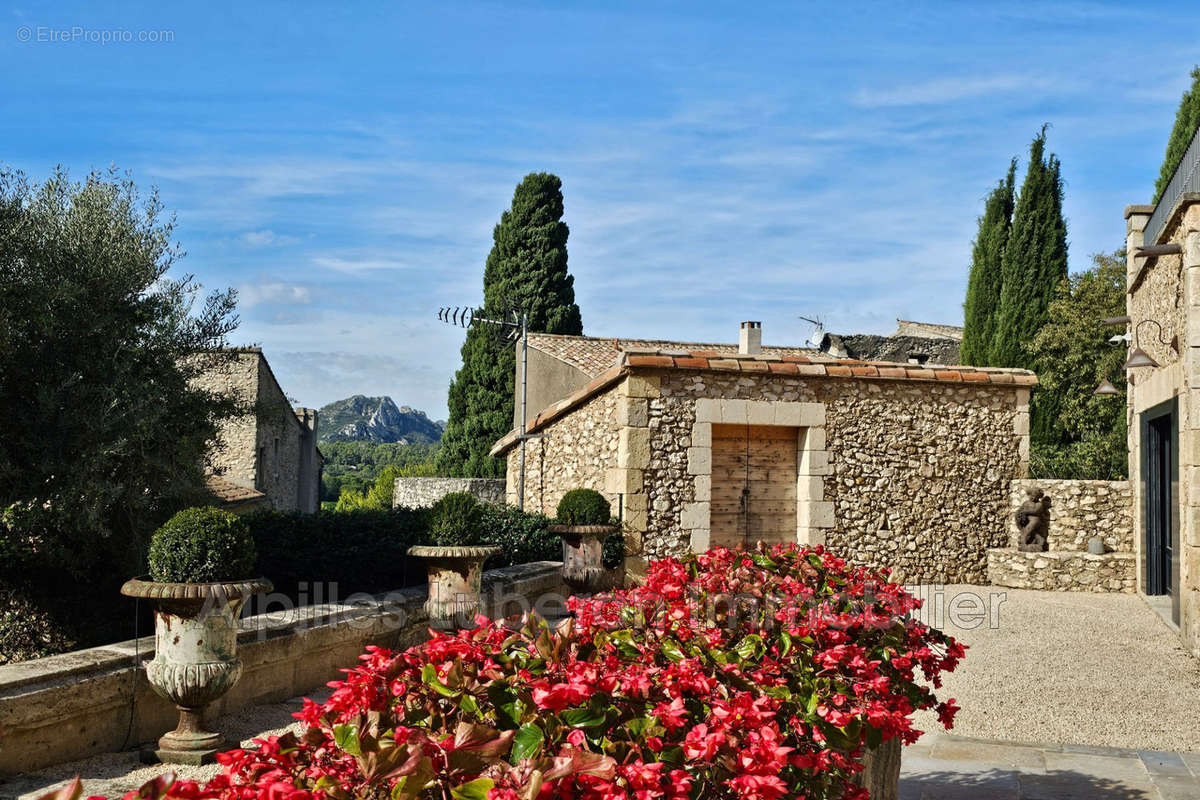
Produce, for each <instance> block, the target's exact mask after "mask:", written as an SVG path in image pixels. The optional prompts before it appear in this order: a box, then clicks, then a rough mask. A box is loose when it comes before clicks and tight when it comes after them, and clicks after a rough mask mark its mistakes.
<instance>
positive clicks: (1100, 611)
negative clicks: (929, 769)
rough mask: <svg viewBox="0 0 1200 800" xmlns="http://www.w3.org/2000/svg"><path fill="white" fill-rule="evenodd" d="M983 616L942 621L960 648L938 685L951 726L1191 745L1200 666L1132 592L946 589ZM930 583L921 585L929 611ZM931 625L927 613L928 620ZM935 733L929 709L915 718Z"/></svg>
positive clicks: (1032, 738)
mask: <svg viewBox="0 0 1200 800" xmlns="http://www.w3.org/2000/svg"><path fill="white" fill-rule="evenodd" d="M939 590H941V591H944V593H945V595H944V602H945V603H947V604H949V603H950V602H952V601H953V598H954V597H955V596H956V595H958V594H961V593H964V592H972V593H974V594H976V595H977V596H979V597H980V598H982V600H983V602H984V603H987V602H988V600H989V597H990V598H992V605H991V608H992V617H993V618H994V619H995V621H996V622H998V624H997V625H996V626H995V627H992V626H991V625H989V622H988V621H987V620H984V621H983V622H982V624H980V625H979V626H978V627H976V628H975V629H973V630H966V629H963V628H961V627H955V626H954V625H953V624H952V620H951V617H950V616H949V615H947V616H946V617H945V623H946V624H944V625H939V627H942V628H943V630H945V631H946V632H947V633H950V634H951V635H953V636H955V637H956V638H958V639H959V640H960V641H962V642H963V643H965V644H966V645H968V647H969V648H970V649H969V650H967V657H966V659H965V660H964V661H963V663H962V665H961V666H960V667H959V669H958V671H957V672H955V673H953V674H951V675H949V676H948V677H947V679H946V684H945V687H944V689H943V692H944V693H945V695H946V696H948V697H954V698H956V699H957V700H958V704H959V705H960V706H962V711H960V712H959V714H958V716H957V718H956V719H955V725H954V730H953V733H954V734H957V735H960V736H968V737H973V738H980V739H998V740H1004V741H1011V742H1024V743H1044V742H1053V743H1067V744H1077V745H1093V746H1098V747H1128V748H1136V749H1147V750H1179V751H1185V752H1200V725H1197V722H1196V721H1197V720H1200V662H1198V661H1197V659H1195V658H1193V657H1192V656H1191V655H1190V654H1188V653H1187V652H1185V651H1184V650H1183V648H1182V647H1180V645H1179V643H1178V639H1177V638H1176V635H1175V633H1174V632H1173V631H1171V630H1170V629H1169V628H1168V627H1167V625H1166V623H1164V622H1163V621H1162V619H1161V618H1160V617H1159V616H1158V614H1156V613H1155V612H1154V611H1152V610H1151V609H1150V608H1149V607H1148V606H1147V605H1146V602H1145V601H1144V600H1143V599H1141V597H1139V596H1137V595H1125V594H1120V595H1118V594H1084V593H1066V592H1039V591H1030V590H1024V589H1006V588H1004V587H999V586H946V587H940V589H939ZM930 592H931V588H930V587H923V588H922V596H923V597H925V598H926V605H927V608H926V609H925V611H926V612H928V611H929V609H928V606H929V605H931V600H930ZM935 621H936V620H935ZM918 727H920V728H921V729H922V730H926V731H932V730H935V729H937V728H938V727H940V726H937V721H936V720H935V719H934V718H933V716H932V715H931V714H923V715H922V716H921V717H920V719H919V725H918Z"/></svg>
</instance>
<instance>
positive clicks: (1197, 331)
mask: <svg viewBox="0 0 1200 800" xmlns="http://www.w3.org/2000/svg"><path fill="white" fill-rule="evenodd" d="M1183 230H1184V236H1183V242H1182V245H1183V262H1182V266H1183V297H1184V303H1185V317H1184V319H1185V322H1184V330H1183V331H1182V332H1181V334H1182V335H1181V337H1180V338H1181V339H1183V341H1182V342H1181V343H1180V344H1181V347H1180V349H1181V350H1182V351H1183V353H1182V357H1183V358H1184V359H1185V363H1184V368H1183V374H1184V376H1185V378H1184V379H1185V381H1186V383H1187V389H1186V390H1185V391H1184V392H1183V393H1182V396H1181V397H1180V398H1179V418H1180V419H1179V470H1180V479H1181V480H1180V483H1181V484H1182V485H1181V486H1180V493H1181V495H1182V497H1180V498H1179V503H1180V508H1179V515H1180V519H1179V526H1180V531H1179V538H1180V545H1181V550H1182V552H1181V553H1180V560H1179V561H1180V564H1179V584H1180V619H1179V628H1180V633H1181V635H1182V637H1183V640H1184V642H1185V644H1186V645H1187V646H1188V648H1189V649H1191V650H1193V651H1195V650H1197V649H1200V205H1198V204H1193V205H1191V206H1189V207H1188V208H1187V209H1186V210H1185V211H1184V214H1183Z"/></svg>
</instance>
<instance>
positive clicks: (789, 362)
mask: <svg viewBox="0 0 1200 800" xmlns="http://www.w3.org/2000/svg"><path fill="white" fill-rule="evenodd" d="M558 338H561V339H572V338H578V337H558ZM531 340H532V337H531ZM764 349H765V348H764ZM613 352H617V351H613ZM714 352H715V351H711V350H690V351H688V350H671V351H662V350H658V351H653V350H646V349H640V350H639V351H638V352H636V353H634V352H629V353H622V354H621V356H620V360H618V361H616V362H615V363H613V364H611V365H610V366H609V367H608V369H606V370H604V371H602V372H600V373H598V374H597V375H596V376H595V377H594V379H593V380H592V381H591V383H589V384H588V385H587V386H585V387H584V388H582V389H580V390H579V391H577V392H575V393H574V394H571V395H569V396H568V397H565V398H563V399H562V400H560V401H558V402H557V403H555V404H554V405H553V406H551V407H550V408H548V409H546V410H544V411H542V412H541V413H540V414H538V415H537V417H536V418H535V419H534V420H533V422H532V424H531V425H530V426H529V431H530V432H533V431H536V430H538V429H539V428H542V427H544V426H545V425H548V424H549V423H551V422H553V421H554V420H556V419H558V418H559V417H561V416H563V415H564V414H567V413H570V412H571V411H572V410H573V409H575V408H578V407H579V406H580V405H582V404H583V403H585V402H587V401H588V400H589V399H591V397H593V396H594V395H595V394H597V393H598V392H600V391H603V390H605V389H607V388H608V387H610V386H612V385H613V384H615V383H617V382H618V381H619V380H621V379H622V378H623V377H624V376H625V375H626V374H627V373H629V372H630V371H632V370H635V369H637V370H642V369H651V370H665V369H706V370H717V371H745V372H759V373H769V374H771V375H801V376H809V377H827V378H848V379H851V380H855V379H858V380H869V381H878V380H902V381H921V382H933V383H973V384H977V385H982V384H1000V385H1006V386H1015V385H1019V386H1034V385H1036V384H1037V382H1038V380H1037V376H1036V375H1034V374H1033V373H1032V372H1029V371H1027V370H1021V369H1001V368H997V367H986V368H984V367H954V368H953V369H927V368H924V367H910V366H908V365H905V364H895V363H889V362H886V361H858V360H854V359H840V360H839V359H825V360H811V361H810V359H808V358H806V357H802V356H796V355H792V354H779V355H772V354H767V353H764V354H761V355H757V356H745V355H742V356H739V355H738V354H737V353H736V352H732V353H730V352H716V354H717V355H720V356H721V357H720V358H714V357H713V355H712V354H713V353H714ZM519 440H520V437H519V436H518V434H517V431H512V432H510V433H509V434H507V435H506V436H505V437H504V438H502V439H501V440H500V441H498V442H496V444H495V445H494V446H493V447H492V451H491V454H492V455H493V456H496V455H500V454H502V453H504V452H505V451H506V450H508V449H509V448H510V447H512V446H513V445H515V444H516V443H517V442H518V441H519Z"/></svg>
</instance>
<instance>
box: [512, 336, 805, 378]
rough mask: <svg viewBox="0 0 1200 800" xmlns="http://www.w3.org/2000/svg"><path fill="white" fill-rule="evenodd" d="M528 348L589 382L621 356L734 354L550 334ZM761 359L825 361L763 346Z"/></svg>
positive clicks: (727, 349) (724, 349)
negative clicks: (566, 364)
mask: <svg viewBox="0 0 1200 800" xmlns="http://www.w3.org/2000/svg"><path fill="white" fill-rule="evenodd" d="M529 345H530V346H531V347H534V348H536V349H538V350H541V351H542V352H543V353H548V354H550V355H552V356H554V357H555V358H557V359H559V360H560V361H564V362H566V363H568V364H570V365H571V366H573V367H575V368H576V369H579V370H580V371H582V372H583V373H585V374H586V375H588V376H590V377H593V378H594V377H596V376H597V375H600V374H601V373H603V372H604V371H605V370H607V369H608V368H609V367H611V366H613V365H614V364H616V363H617V361H618V359H619V358H620V357H621V356H622V355H623V354H626V353H631V352H644V351H649V352H659V351H677V352H690V351H693V350H707V351H712V352H715V353H728V354H731V355H734V354H736V353H737V351H738V346H737V345H736V344H708V343H702V342H671V341H665V340H662V339H615V338H610V339H605V338H601V337H596V336H563V335H559V334H553V333H531V334H529ZM762 355H764V356H767V355H771V356H789V355H791V356H800V355H804V356H810V357H812V358H827V356H825V355H824V354H822V353H821V351H820V350H817V349H815V348H811V347H783V346H772V345H763V348H762Z"/></svg>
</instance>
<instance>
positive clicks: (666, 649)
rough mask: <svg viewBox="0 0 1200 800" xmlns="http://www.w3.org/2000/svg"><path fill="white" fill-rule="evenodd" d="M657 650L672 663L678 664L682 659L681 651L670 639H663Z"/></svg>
mask: <svg viewBox="0 0 1200 800" xmlns="http://www.w3.org/2000/svg"><path fill="white" fill-rule="evenodd" d="M659 649H660V650H662V654H663V655H664V656H666V657H667V658H669V659H671V660H672V661H676V662H678V661H682V660H683V659H684V653H683V650H682V649H681V648H680V647H679V645H678V644H676V643H675V641H674V640H672V639H663V640H662V641H661V642H660V643H659Z"/></svg>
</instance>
